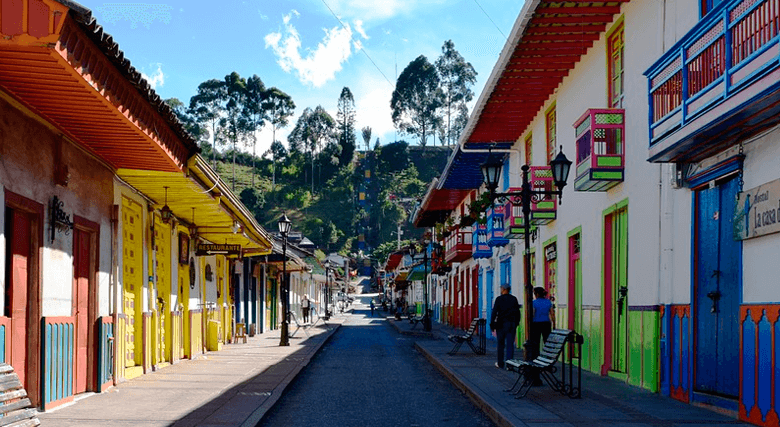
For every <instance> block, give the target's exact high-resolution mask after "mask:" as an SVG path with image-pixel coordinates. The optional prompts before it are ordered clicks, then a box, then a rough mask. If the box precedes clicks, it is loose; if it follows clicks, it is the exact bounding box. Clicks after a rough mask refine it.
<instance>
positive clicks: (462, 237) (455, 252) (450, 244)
mask: <svg viewBox="0 0 780 427" xmlns="http://www.w3.org/2000/svg"><path fill="white" fill-rule="evenodd" d="M469 258H471V227H463V228H459V229H456V230H454V231H453V232H452V234H450V235H449V236H448V237H447V240H446V242H445V252H444V260H445V261H448V262H461V261H465V260H467V259H469Z"/></svg>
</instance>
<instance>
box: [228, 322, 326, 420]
mask: <svg viewBox="0 0 780 427" xmlns="http://www.w3.org/2000/svg"><path fill="white" fill-rule="evenodd" d="M328 326H335V327H334V328H333V329H331V330H330V331H329V332H328V336H327V337H325V339H324V340H322V343H320V344H319V345H318V346H317V347H316V348H315V349H313V351H311V352H309V355H308V356H307V357H306V358H305V360H303V361H302V363H300V364H298V366H296V367H295V368H293V370H292V371H291V372H290V373H289V374H287V376H286V377H285V378H284V379H283V380H282V382H280V383H279V384H278V385H277V386H276V387H274V389H273V390H271V396H269V397H268V399H266V400H265V402H263V404H262V405H260V406H259V407H258V408H257V409H255V410H254V411H253V412H252V414H251V415H249V417H247V419H246V420H244V422H243V423H241V424H240V426H241V427H255V426H256V425H257V424H258V423H259V422H260V421H261V420H262V419H263V417H264V416H265V414H266V413H267V412H268V411H269V410H270V409H271V408H273V407H274V405H276V402H278V401H279V399H280V398H281V397H282V395H283V394H284V392H285V391H286V390H287V388H288V387H289V386H290V384H291V383H292V382H293V380H295V378H297V377H298V374H299V373H301V371H302V370H303V368H304V367H306V366H307V365H308V364H309V362H311V359H313V358H314V356H315V355H317V353H319V351H320V349H321V348H322V347H323V346H324V345H325V344H327V342H328V341H330V339H331V337H332V336H333V335H335V334H336V331H338V330H339V328H341V323H330V324H328Z"/></svg>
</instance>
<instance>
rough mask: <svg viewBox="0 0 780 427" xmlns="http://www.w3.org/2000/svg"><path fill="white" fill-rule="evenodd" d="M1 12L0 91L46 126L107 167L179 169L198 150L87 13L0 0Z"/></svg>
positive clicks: (38, 1) (73, 7) (48, 0)
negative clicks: (40, 118)
mask: <svg viewBox="0 0 780 427" xmlns="http://www.w3.org/2000/svg"><path fill="white" fill-rule="evenodd" d="M28 3H29V5H28ZM0 10H1V11H2V25H0V88H2V90H3V91H6V92H8V93H9V94H10V95H11V96H12V97H13V98H14V99H15V100H16V101H18V102H19V103H21V104H22V105H24V106H25V107H27V108H29V109H30V110H31V111H33V112H34V113H35V114H37V115H39V116H40V117H42V118H44V119H45V120H46V121H47V122H48V124H50V126H53V127H55V128H56V129H57V130H58V131H59V132H62V134H63V135H65V136H66V137H67V138H69V139H70V140H72V141H74V142H76V143H78V144H79V145H81V146H82V147H83V148H84V149H86V150H87V151H89V152H90V153H92V154H93V155H95V156H96V157H98V158H100V159H102V160H103V161H104V162H106V163H107V164H108V165H109V166H110V167H112V168H113V169H119V168H127V169H142V170H159V171H166V172H176V171H181V170H182V169H183V168H184V166H185V164H186V161H187V159H188V158H189V156H190V155H191V154H192V153H194V152H197V151H198V146H197V144H196V143H195V141H194V140H193V139H192V137H191V136H189V134H188V133H187V132H186V131H185V130H184V128H183V127H182V125H181V123H179V121H178V120H177V119H176V115H175V114H174V113H173V111H172V110H171V109H170V108H169V107H168V106H167V105H166V104H165V103H164V102H163V100H162V99H161V98H160V97H159V96H158V95H157V94H156V93H155V92H154V90H153V89H151V87H150V86H149V84H148V83H147V82H146V80H144V79H143V77H142V76H141V73H139V72H138V71H136V70H135V68H134V67H133V66H132V65H131V64H130V61H129V60H127V59H126V58H125V57H124V54H123V53H122V51H121V50H120V49H119V45H117V44H116V43H115V42H114V41H113V39H112V38H111V36H110V35H108V34H106V33H104V32H103V28H102V27H101V26H100V25H98V24H97V23H96V22H95V20H94V18H92V13H91V12H90V11H89V9H86V8H84V7H83V6H81V5H79V4H77V3H74V2H71V1H66V0H61V1H54V0H35V1H32V0H31V1H29V2H28V1H21V0H18V1H17V0H2V1H1V2H0Z"/></svg>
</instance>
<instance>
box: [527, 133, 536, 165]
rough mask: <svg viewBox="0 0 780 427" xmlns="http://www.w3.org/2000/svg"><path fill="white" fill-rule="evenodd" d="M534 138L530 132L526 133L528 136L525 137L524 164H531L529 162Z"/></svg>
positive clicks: (531, 159)
mask: <svg viewBox="0 0 780 427" xmlns="http://www.w3.org/2000/svg"><path fill="white" fill-rule="evenodd" d="M533 145H534V138H533V135H532V134H531V133H528V136H526V137H525V164H527V165H531V162H533V159H534V155H533V154H534V153H533V149H534V146H533Z"/></svg>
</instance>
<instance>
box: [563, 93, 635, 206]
mask: <svg viewBox="0 0 780 427" xmlns="http://www.w3.org/2000/svg"><path fill="white" fill-rule="evenodd" d="M625 128H626V123H625V110H621V109H593V108H591V109H589V110H587V111H585V114H583V115H582V116H580V118H579V119H577V121H576V122H574V134H575V138H576V140H577V162H576V169H575V170H576V178H575V179H574V190H575V191H607V190H609V189H610V188H612V187H614V186H616V185H618V184H619V183H621V182H623V174H624V169H625V164H626V163H625V151H626V150H625V134H626V133H625Z"/></svg>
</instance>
